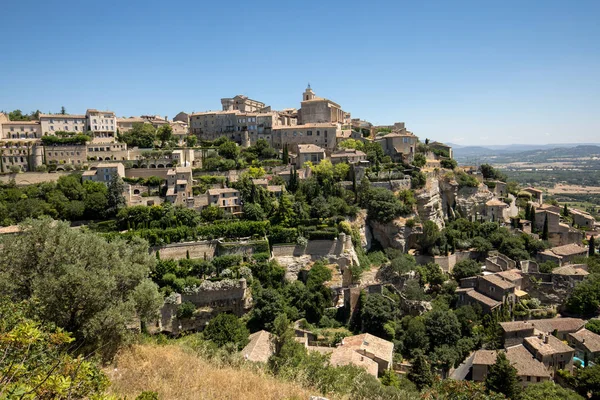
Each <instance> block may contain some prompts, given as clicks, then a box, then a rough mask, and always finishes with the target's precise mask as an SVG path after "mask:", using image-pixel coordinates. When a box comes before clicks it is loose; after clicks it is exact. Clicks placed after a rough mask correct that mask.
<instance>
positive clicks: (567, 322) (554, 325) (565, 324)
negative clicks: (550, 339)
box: [531, 318, 585, 333]
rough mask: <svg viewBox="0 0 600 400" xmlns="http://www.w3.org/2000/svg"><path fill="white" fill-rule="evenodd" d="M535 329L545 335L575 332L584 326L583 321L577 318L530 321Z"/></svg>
mask: <svg viewBox="0 0 600 400" xmlns="http://www.w3.org/2000/svg"><path fill="white" fill-rule="evenodd" d="M531 323H532V324H533V326H534V327H535V329H537V330H540V331H542V332H545V333H552V332H554V330H557V331H558V332H576V331H578V330H579V329H581V328H583V327H584V326H585V321H584V320H582V319H579V318H547V319H536V320H533V321H531Z"/></svg>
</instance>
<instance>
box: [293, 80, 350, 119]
mask: <svg viewBox="0 0 600 400" xmlns="http://www.w3.org/2000/svg"><path fill="white" fill-rule="evenodd" d="M298 121H299V123H300V124H311V123H323V122H327V123H339V124H350V121H351V118H350V114H349V113H347V112H345V111H344V110H342V107H341V106H340V105H339V104H337V103H335V102H333V101H331V100H329V99H325V98H323V97H318V96H317V95H316V94H315V92H314V91H313V90H312V88H311V87H310V85H308V87H307V88H306V90H305V91H304V93H303V94H302V102H301V103H300V109H299V110H298Z"/></svg>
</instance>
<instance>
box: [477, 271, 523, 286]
mask: <svg viewBox="0 0 600 400" xmlns="http://www.w3.org/2000/svg"><path fill="white" fill-rule="evenodd" d="M480 279H483V280H484V281H488V282H489V283H491V284H493V285H495V286H498V287H499V288H501V289H511V288H514V287H515V285H513V284H512V283H510V282H507V281H505V280H504V279H502V278H501V277H499V276H497V275H496V274H493V275H484V276H482V277H481V278H480Z"/></svg>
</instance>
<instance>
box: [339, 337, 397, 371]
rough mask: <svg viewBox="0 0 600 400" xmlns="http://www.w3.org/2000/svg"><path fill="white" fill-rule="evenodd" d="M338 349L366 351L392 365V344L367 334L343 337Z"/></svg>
mask: <svg viewBox="0 0 600 400" xmlns="http://www.w3.org/2000/svg"><path fill="white" fill-rule="evenodd" d="M340 347H346V348H352V349H354V350H361V351H366V352H368V353H371V354H373V355H374V356H375V357H377V358H380V359H382V360H386V361H388V362H389V363H390V364H391V363H392V358H393V353H394V344H393V343H392V342H389V341H387V340H385V339H381V338H379V337H377V336H374V335H371V334H369V333H363V334H362V335H356V336H348V337H345V338H344V339H343V340H342V345H341V346H340Z"/></svg>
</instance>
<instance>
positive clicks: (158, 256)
mask: <svg viewBox="0 0 600 400" xmlns="http://www.w3.org/2000/svg"><path fill="white" fill-rule="evenodd" d="M156 259H157V260H160V251H159V250H156Z"/></svg>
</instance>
